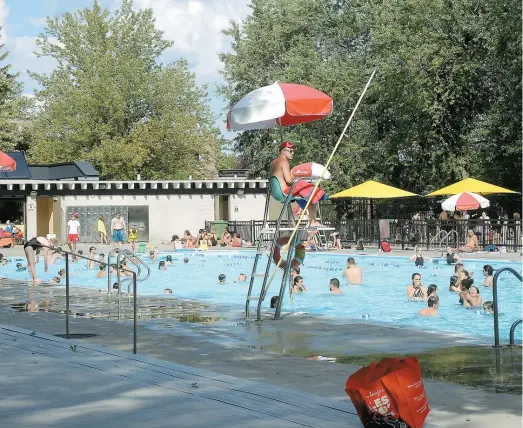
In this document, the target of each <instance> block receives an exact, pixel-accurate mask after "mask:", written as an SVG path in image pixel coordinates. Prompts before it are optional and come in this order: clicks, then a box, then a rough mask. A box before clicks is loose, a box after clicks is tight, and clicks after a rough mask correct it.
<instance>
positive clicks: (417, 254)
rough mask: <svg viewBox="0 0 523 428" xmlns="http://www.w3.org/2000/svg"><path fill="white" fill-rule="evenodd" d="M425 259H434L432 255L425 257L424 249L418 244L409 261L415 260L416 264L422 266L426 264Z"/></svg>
mask: <svg viewBox="0 0 523 428" xmlns="http://www.w3.org/2000/svg"><path fill="white" fill-rule="evenodd" d="M425 259H426V260H428V261H432V259H431V258H430V257H424V256H423V250H422V249H421V247H419V246H418V245H416V246H415V247H414V254H413V255H412V256H411V257H410V259H409V261H412V260H414V266H416V267H420V266H423V265H424V264H425Z"/></svg>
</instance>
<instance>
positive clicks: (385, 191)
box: [329, 180, 419, 199]
mask: <svg viewBox="0 0 523 428" xmlns="http://www.w3.org/2000/svg"><path fill="white" fill-rule="evenodd" d="M409 196H419V195H417V194H416V193H411V192H407V191H405V190H401V189H398V188H396V187H392V186H388V185H386V184H382V183H378V182H377V181H373V180H370V181H366V182H365V183H361V184H358V185H357V186H354V187H351V188H350V189H346V190H343V191H341V192H338V193H336V194H334V195H331V196H329V199H334V198H372V199H386V198H406V197H409Z"/></svg>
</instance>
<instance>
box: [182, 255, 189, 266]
mask: <svg viewBox="0 0 523 428" xmlns="http://www.w3.org/2000/svg"><path fill="white" fill-rule="evenodd" d="M187 263H189V257H184V258H183V264H184V265H186V264H187Z"/></svg>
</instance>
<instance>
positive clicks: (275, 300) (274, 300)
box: [271, 296, 280, 309]
mask: <svg viewBox="0 0 523 428" xmlns="http://www.w3.org/2000/svg"><path fill="white" fill-rule="evenodd" d="M279 300H280V296H272V297H271V309H276V306H277V305H278V301H279Z"/></svg>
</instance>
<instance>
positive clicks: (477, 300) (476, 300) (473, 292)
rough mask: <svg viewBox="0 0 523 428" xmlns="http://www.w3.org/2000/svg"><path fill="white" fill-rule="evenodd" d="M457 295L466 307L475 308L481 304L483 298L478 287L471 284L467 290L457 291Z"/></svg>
mask: <svg viewBox="0 0 523 428" xmlns="http://www.w3.org/2000/svg"><path fill="white" fill-rule="evenodd" d="M459 297H460V298H461V299H463V306H464V307H466V308H475V307H478V306H482V305H483V299H482V298H481V296H480V295H479V289H478V287H476V286H475V285H473V286H471V287H470V288H469V289H468V290H467V291H462V292H461V293H459Z"/></svg>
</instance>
